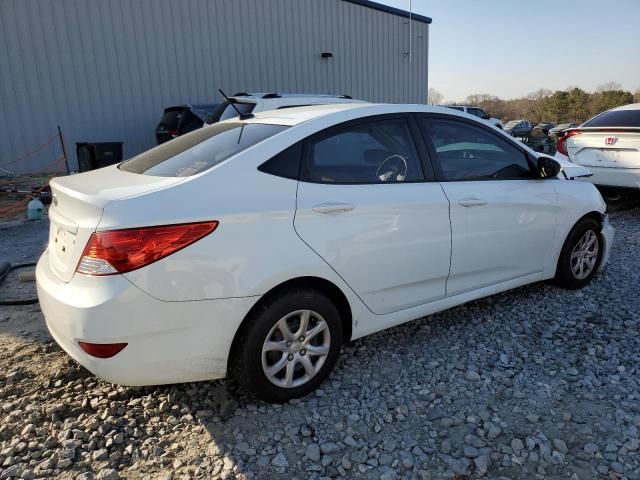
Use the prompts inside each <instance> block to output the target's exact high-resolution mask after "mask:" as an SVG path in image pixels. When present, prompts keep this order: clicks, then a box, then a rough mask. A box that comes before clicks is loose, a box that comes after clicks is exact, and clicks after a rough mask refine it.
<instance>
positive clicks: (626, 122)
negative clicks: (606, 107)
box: [583, 110, 640, 127]
mask: <svg viewBox="0 0 640 480" xmlns="http://www.w3.org/2000/svg"><path fill="white" fill-rule="evenodd" d="M583 127H640V110H613V111H609V112H604V113H602V114H600V115H598V116H596V117H593V118H592V119H591V120H589V121H587V123H585V124H584V125H583Z"/></svg>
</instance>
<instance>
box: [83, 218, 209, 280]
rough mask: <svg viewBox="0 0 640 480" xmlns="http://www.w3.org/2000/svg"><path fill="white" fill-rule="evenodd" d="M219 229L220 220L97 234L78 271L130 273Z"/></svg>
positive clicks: (90, 243) (94, 235)
mask: <svg viewBox="0 0 640 480" xmlns="http://www.w3.org/2000/svg"><path fill="white" fill-rule="evenodd" d="M217 226H218V222H217V221H211V222H198V223H182V224H179V225H162V226H156V227H142V228H127V229H123V230H110V231H106V232H94V233H93V234H92V235H91V238H89V242H88V243H87V246H86V247H85V248H84V252H82V257H81V258H80V262H79V263H78V268H77V269H76V271H77V272H78V273H84V274H86V275H113V274H116V273H125V272H130V271H131V270H135V269H137V268H140V267H144V266H145V265H149V264H150V263H153V262H155V261H157V260H160V259H161V258H164V257H166V256H167V255H171V254H172V253H175V252H177V251H178V250H180V249H182V248H184V247H186V246H187V245H190V244H192V243H194V242H196V241H198V240H200V239H201V238H202V237H204V236H206V235H208V234H210V233H211V232H213V231H214V230H215V229H216V227H217Z"/></svg>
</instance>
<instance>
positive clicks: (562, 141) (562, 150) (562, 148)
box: [556, 130, 580, 157]
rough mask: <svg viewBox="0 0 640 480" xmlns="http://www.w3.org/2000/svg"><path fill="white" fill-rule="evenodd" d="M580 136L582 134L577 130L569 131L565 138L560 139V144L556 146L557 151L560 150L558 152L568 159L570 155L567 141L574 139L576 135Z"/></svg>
mask: <svg viewBox="0 0 640 480" xmlns="http://www.w3.org/2000/svg"><path fill="white" fill-rule="evenodd" d="M579 134H580V132H579V131H577V130H569V131H568V132H567V133H565V134H564V136H562V137H560V138H559V139H558V143H557V144H556V150H558V152H560V153H561V154H562V155H566V156H567V157H568V156H569V153H568V152H567V140H568V139H569V138H571V137H573V136H574V135H579Z"/></svg>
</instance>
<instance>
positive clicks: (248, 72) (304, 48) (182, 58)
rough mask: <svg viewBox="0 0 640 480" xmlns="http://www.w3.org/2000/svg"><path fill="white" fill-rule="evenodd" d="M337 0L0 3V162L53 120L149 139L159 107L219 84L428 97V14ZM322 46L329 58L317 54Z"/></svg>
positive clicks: (71, 128)
mask: <svg viewBox="0 0 640 480" xmlns="http://www.w3.org/2000/svg"><path fill="white" fill-rule="evenodd" d="M411 24H412V25H411V36H412V39H411V47H412V54H411V61H409V55H408V52H409V20H408V19H407V18H404V17H401V16H398V15H394V14H392V13H388V12H384V11H379V10H375V9H372V8H367V7H365V6H362V5H358V4H357V3H353V2H349V1H344V0H108V1H107V0H0V127H1V131H2V136H1V137H0V167H4V168H6V169H7V170H10V171H15V172H34V171H37V170H40V169H43V168H45V167H46V166H47V164H48V163H50V162H51V160H52V159H54V158H55V156H56V155H58V154H59V153H60V149H59V146H58V145H56V144H55V142H53V143H52V144H51V145H48V146H46V147H44V148H43V149H42V150H41V151H40V152H38V153H36V154H34V155H32V156H30V157H28V158H27V159H25V160H22V161H19V162H13V163H11V162H12V161H13V160H14V159H16V158H18V157H20V156H22V155H24V154H25V153H27V152H29V151H31V150H32V149H34V148H36V147H38V145H39V144H41V143H42V142H43V141H45V140H46V139H48V138H49V137H50V136H51V135H53V134H54V133H55V131H56V126H57V125H58V124H59V125H61V127H62V130H63V132H64V135H65V140H66V143H67V148H68V150H69V157H70V160H71V167H72V169H74V168H75V167H76V155H75V142H98V141H122V142H124V153H125V158H126V157H129V156H132V155H135V154H137V153H139V152H140V151H142V150H144V149H147V148H149V147H151V146H153V145H154V143H155V139H154V134H153V132H154V129H155V126H156V124H157V122H158V121H159V120H160V117H161V114H162V110H163V108H164V107H167V106H171V105H179V104H184V103H214V102H218V101H220V97H219V94H218V93H217V89H218V88H222V89H223V90H225V91H227V92H230V93H233V92H237V91H264V92H270V91H278V92H313V93H335V94H350V95H352V96H353V97H354V98H361V99H364V100H369V101H377V102H395V103H398V102H413V103H423V102H425V101H426V92H427V57H428V24H427V23H425V22H423V21H417V20H415V19H414V20H412V22H411ZM322 52H331V53H332V54H333V58H330V59H323V58H321V53H322Z"/></svg>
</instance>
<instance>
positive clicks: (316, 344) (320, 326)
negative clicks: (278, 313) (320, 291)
mask: <svg viewBox="0 0 640 480" xmlns="http://www.w3.org/2000/svg"><path fill="white" fill-rule="evenodd" d="M330 347H331V333H330V331H329V326H328V325H327V322H326V321H325V319H324V318H322V316H321V315H320V314H318V313H317V312H314V311H313V310H296V311H294V312H291V313H289V314H287V315H285V316H284V317H282V318H281V319H280V320H278V321H277V322H276V324H275V325H274V326H273V328H271V330H270V331H269V334H268V335H267V338H266V339H265V341H264V344H263V345H262V371H263V372H264V374H265V376H266V377H267V379H268V380H269V381H270V382H271V383H273V384H274V385H276V386H278V387H283V388H295V387H299V386H301V385H304V384H305V383H307V382H308V381H309V380H311V379H312V378H313V377H315V376H316V374H317V373H318V372H319V371H320V369H321V368H322V366H323V365H324V363H325V361H326V359H327V355H329V349H330Z"/></svg>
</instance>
